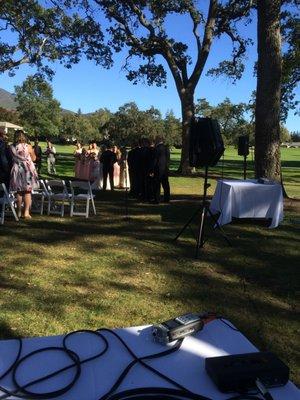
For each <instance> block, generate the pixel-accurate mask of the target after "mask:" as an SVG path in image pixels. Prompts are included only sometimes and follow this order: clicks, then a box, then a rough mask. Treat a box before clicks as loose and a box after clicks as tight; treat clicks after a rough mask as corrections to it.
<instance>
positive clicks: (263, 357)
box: [205, 352, 289, 393]
mask: <svg viewBox="0 0 300 400" xmlns="http://www.w3.org/2000/svg"><path fill="white" fill-rule="evenodd" d="M205 369H206V372H207V373H208V375H209V376H210V378H211V379H212V380H213V382H214V383H215V384H216V386H217V387H218V389H219V390H220V391H221V392H225V393H229V392H243V391H248V390H251V389H255V388H256V385H255V381H256V379H259V380H260V381H261V382H262V383H263V384H264V385H265V386H266V387H267V388H270V387H277V386H283V385H285V384H286V383H287V382H288V380H289V368H288V367H287V366H286V365H285V364H284V363H283V362H282V361H281V360H280V359H279V358H278V357H277V356H276V355H275V354H273V353H270V352H257V353H246V354H236V355H229V356H221V357H211V358H206V359H205Z"/></svg>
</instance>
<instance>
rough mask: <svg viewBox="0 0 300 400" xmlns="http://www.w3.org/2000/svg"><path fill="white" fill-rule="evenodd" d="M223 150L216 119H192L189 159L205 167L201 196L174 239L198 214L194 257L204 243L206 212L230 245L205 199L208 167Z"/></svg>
mask: <svg viewBox="0 0 300 400" xmlns="http://www.w3.org/2000/svg"><path fill="white" fill-rule="evenodd" d="M224 150H225V148H224V143H223V139H222V136H221V131H220V126H219V123H218V121H217V120H215V119H211V118H197V119H194V121H193V122H192V125H191V130H190V143H189V160H190V166H191V167H196V168H200V167H204V168H205V173H204V188H203V189H204V190H203V198H202V204H201V206H200V208H199V209H197V210H196V211H195V212H194V214H193V215H192V216H191V217H190V218H189V220H188V221H187V222H186V223H185V225H184V226H183V227H182V228H181V230H180V232H179V233H178V234H177V236H176V237H175V238H174V240H177V239H178V238H179V237H180V236H181V235H182V233H183V232H184V231H185V230H186V228H187V227H191V223H192V222H193V220H194V219H195V218H196V217H197V216H198V215H199V214H200V223H199V227H198V232H197V236H196V241H197V245H196V254H195V256H196V258H198V256H199V250H200V248H202V247H203V246H204V243H205V236H204V231H205V223H206V220H207V214H209V215H210V217H211V218H212V220H213V222H214V226H216V227H217V228H218V229H219V231H220V233H221V235H222V236H223V238H224V239H225V240H226V242H227V243H228V244H229V245H231V243H230V241H229V239H228V238H227V236H226V235H225V233H224V231H223V230H222V228H221V226H220V224H219V223H218V221H217V219H216V218H215V216H214V215H213V214H212V212H211V211H210V209H209V202H208V201H207V189H208V188H209V186H210V185H209V184H208V168H209V167H213V166H215V165H216V164H217V162H218V161H219V159H220V158H221V157H222V155H223V153H224Z"/></svg>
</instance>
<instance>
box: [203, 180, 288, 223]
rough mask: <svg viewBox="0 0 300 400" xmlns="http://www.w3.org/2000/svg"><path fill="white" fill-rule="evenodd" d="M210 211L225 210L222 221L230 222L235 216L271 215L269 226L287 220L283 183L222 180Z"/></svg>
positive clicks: (221, 217) (219, 220) (257, 216)
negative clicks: (284, 214) (284, 216)
mask: <svg viewBox="0 0 300 400" xmlns="http://www.w3.org/2000/svg"><path fill="white" fill-rule="evenodd" d="M210 210H211V211H212V212H213V213H216V212H221V215H220V216H219V219H218V222H219V224H220V225H225V224H228V223H229V222H231V221H232V218H233V217H235V218H271V219H272V223H271V225H270V226H269V228H276V226H278V225H279V223H280V222H281V221H282V219H283V195H282V188H281V185H279V184H270V185H269V184H259V183H256V181H254V180H252V181H251V180H246V181H233V180H219V181H218V184H217V187H216V191H215V194H214V196H213V198H212V201H211V205H210Z"/></svg>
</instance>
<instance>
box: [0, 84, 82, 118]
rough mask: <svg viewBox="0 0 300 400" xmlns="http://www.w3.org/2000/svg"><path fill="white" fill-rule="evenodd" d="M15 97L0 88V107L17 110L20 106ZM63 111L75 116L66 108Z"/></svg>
mask: <svg viewBox="0 0 300 400" xmlns="http://www.w3.org/2000/svg"><path fill="white" fill-rule="evenodd" d="M15 97H16V96H15V95H14V94H13V93H9V92H8V91H7V90H4V89H1V88H0V107H2V108H5V109H6V110H15V109H16V108H17V106H18V103H17V102H16V101H15ZM61 111H62V113H71V114H75V113H74V112H73V111H70V110H66V109H64V108H62V109H61Z"/></svg>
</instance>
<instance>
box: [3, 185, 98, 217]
mask: <svg viewBox="0 0 300 400" xmlns="http://www.w3.org/2000/svg"><path fill="white" fill-rule="evenodd" d="M69 188H70V192H69V190H68V187H67V185H66V183H65V181H64V180H60V179H55V180H45V181H44V180H39V189H36V190H34V191H33V192H32V212H39V214H40V215H43V214H44V210H45V207H46V206H47V214H48V215H50V214H58V215H60V216H61V217H63V216H64V215H65V206H66V205H68V206H69V208H70V216H71V217H73V216H76V215H78V216H85V217H86V218H88V217H89V215H90V209H91V208H90V203H91V205H92V211H93V213H94V214H95V215H96V207H95V202H94V197H95V196H94V195H93V192H92V188H91V185H90V183H89V182H82V181H69ZM0 206H2V209H1V219H0V224H2V225H3V223H4V216H5V210H6V209H9V208H10V210H11V211H12V213H13V215H14V217H15V220H16V221H18V220H19V218H18V216H17V214H16V210H15V197H14V194H13V193H9V192H8V190H7V188H6V187H5V184H4V183H2V184H1V187H0ZM83 206H85V209H84V210H83V211H82V207H83Z"/></svg>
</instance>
